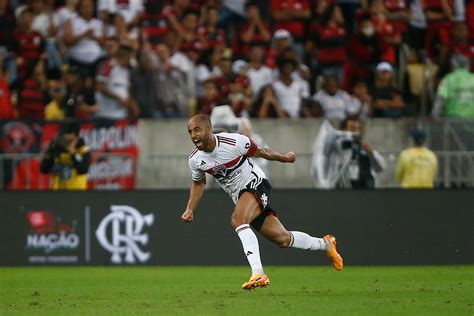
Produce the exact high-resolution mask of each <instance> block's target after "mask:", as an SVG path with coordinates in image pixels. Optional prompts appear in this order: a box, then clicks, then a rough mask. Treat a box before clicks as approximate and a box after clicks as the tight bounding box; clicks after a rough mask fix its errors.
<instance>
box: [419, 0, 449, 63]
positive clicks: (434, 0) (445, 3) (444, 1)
mask: <svg viewBox="0 0 474 316" xmlns="http://www.w3.org/2000/svg"><path fill="white" fill-rule="evenodd" d="M421 3H422V7H423V10H424V13H425V16H426V23H427V25H426V38H425V50H426V53H427V55H428V57H430V58H432V59H434V60H437V59H438V57H439V53H440V52H439V49H440V45H439V43H440V41H441V38H442V37H443V36H446V34H447V33H449V28H450V27H451V24H452V21H453V20H454V8H453V3H454V1H452V0H426V1H422V2H421Z"/></svg>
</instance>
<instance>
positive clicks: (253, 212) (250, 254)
mask: <svg viewBox="0 0 474 316" xmlns="http://www.w3.org/2000/svg"><path fill="white" fill-rule="evenodd" d="M188 133H189V136H190V138H191V141H192V142H193V143H194V145H195V146H196V149H195V150H194V151H193V152H192V153H191V156H189V167H190V168H191V171H192V179H193V183H192V185H191V189H190V194H189V200H188V204H187V206H186V210H185V211H184V213H183V214H182V215H181V219H182V220H183V221H185V222H192V220H193V216H194V210H195V209H196V206H197V205H198V203H199V201H200V200H201V198H202V196H203V194H204V189H205V185H206V173H209V174H211V175H213V176H214V178H215V179H216V180H217V182H218V183H219V185H220V186H221V187H222V188H223V189H224V191H226V192H227V193H228V194H229V195H230V197H231V198H232V200H233V201H234V203H235V208H234V211H233V213H232V217H231V225H232V227H233V228H234V229H235V232H236V233H237V235H238V236H239V238H240V241H241V242H242V246H243V249H244V254H245V255H246V256H247V260H248V262H249V264H250V267H251V269H252V276H251V277H250V279H249V281H247V282H245V283H244V284H243V285H242V288H243V289H246V290H250V289H253V288H256V287H266V286H267V285H268V284H270V279H269V278H268V276H267V275H266V274H265V272H264V271H263V267H262V263H261V261H260V250H259V246H258V240H257V236H256V235H255V233H254V231H253V230H252V228H253V229H255V230H256V231H258V232H259V233H260V234H262V235H263V236H265V237H266V238H268V239H269V240H271V241H272V242H274V243H275V244H277V245H278V246H280V247H282V248H299V249H305V250H323V251H326V254H327V256H328V257H329V259H330V260H331V262H332V265H333V267H334V268H335V269H336V270H342V267H343V262H342V257H341V256H340V255H339V253H338V252H337V249H336V238H334V236H331V235H326V236H324V237H323V238H316V237H312V236H310V235H308V234H306V233H303V232H299V231H288V230H286V229H285V227H283V225H282V224H281V222H280V221H279V219H278V217H277V216H276V213H275V211H274V210H273V209H272V208H271V206H270V195H271V190H272V187H271V185H270V183H269V182H268V180H267V178H266V176H265V174H264V173H263V172H262V170H261V169H260V168H259V167H258V166H257V165H256V164H255V163H253V162H252V160H251V159H250V157H260V158H264V159H267V160H272V161H279V162H284V163H286V162H287V163H293V162H294V161H295V159H296V156H295V153H294V152H292V151H289V152H288V153H286V154H284V155H282V154H279V153H277V152H275V151H273V150H270V149H268V148H259V147H258V146H257V145H256V144H255V143H254V142H253V141H252V140H251V139H250V138H248V137H247V136H244V135H240V134H235V133H219V134H214V133H213V132H212V125H211V121H210V119H209V117H208V116H207V115H203V114H199V115H196V116H193V117H192V118H191V119H190V120H189V122H188Z"/></svg>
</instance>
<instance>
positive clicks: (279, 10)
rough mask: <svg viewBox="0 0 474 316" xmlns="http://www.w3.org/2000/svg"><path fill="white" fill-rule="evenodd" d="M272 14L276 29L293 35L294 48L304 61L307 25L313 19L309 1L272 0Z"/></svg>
mask: <svg viewBox="0 0 474 316" xmlns="http://www.w3.org/2000/svg"><path fill="white" fill-rule="evenodd" d="M271 14H272V17H273V19H274V21H275V25H274V29H276V30H278V29H284V30H287V31H288V32H289V33H291V34H292V35H293V39H294V46H293V47H294V48H295V49H296V51H297V52H298V55H299V58H300V60H301V59H303V50H304V48H303V45H304V40H305V36H306V34H305V24H306V22H307V21H308V20H309V19H310V18H311V8H310V3H309V0H293V1H289V0H272V4H271Z"/></svg>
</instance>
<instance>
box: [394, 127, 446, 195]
mask: <svg viewBox="0 0 474 316" xmlns="http://www.w3.org/2000/svg"><path fill="white" fill-rule="evenodd" d="M411 137H412V139H413V141H414V143H415V146H414V147H412V148H409V149H405V150H403V151H402V152H401V153H400V156H399V157H398V162H397V168H396V171H395V178H396V180H397V181H398V182H400V183H401V184H402V187H404V188H406V189H414V188H432V187H433V186H434V181H435V179H436V175H437V173H438V159H437V158H436V155H435V153H434V152H432V151H431V150H429V149H428V148H426V147H425V146H423V144H424V142H425V138H426V135H425V132H423V131H422V130H419V129H414V130H413V131H412V132H411Z"/></svg>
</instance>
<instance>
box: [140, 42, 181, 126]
mask: <svg viewBox="0 0 474 316" xmlns="http://www.w3.org/2000/svg"><path fill="white" fill-rule="evenodd" d="M140 58H142V59H143V61H142V62H143V63H144V65H145V69H146V71H148V72H149V73H150V74H151V76H152V83H153V117H155V118H162V119H170V118H178V117H187V116H188V112H189V109H188V106H187V102H186V101H187V98H188V96H187V95H186V81H185V79H186V78H185V74H184V73H183V72H182V71H181V70H180V69H179V68H177V67H176V66H174V65H173V64H172V63H171V53H170V48H169V47H168V46H166V45H165V44H158V45H157V46H156V48H155V50H154V51H152V50H151V48H150V47H149V46H148V45H146V46H145V47H144V48H142V51H141V54H140Z"/></svg>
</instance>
